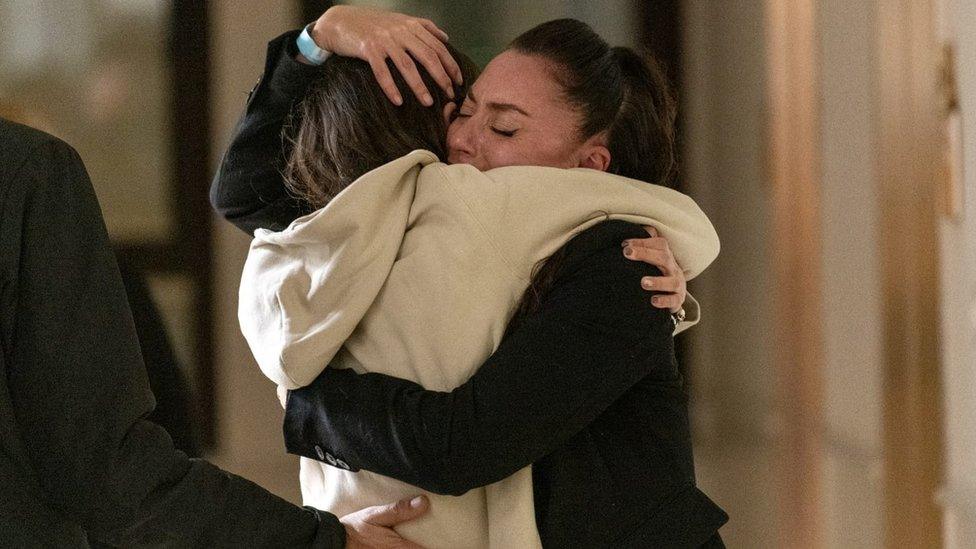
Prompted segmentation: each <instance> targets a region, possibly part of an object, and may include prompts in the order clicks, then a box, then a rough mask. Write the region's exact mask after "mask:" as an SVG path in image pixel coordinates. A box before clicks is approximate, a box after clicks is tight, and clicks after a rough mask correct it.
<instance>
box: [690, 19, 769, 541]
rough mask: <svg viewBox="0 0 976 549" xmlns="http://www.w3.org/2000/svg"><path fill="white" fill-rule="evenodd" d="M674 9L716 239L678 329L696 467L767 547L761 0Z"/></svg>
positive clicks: (735, 530) (694, 164)
mask: <svg viewBox="0 0 976 549" xmlns="http://www.w3.org/2000/svg"><path fill="white" fill-rule="evenodd" d="M684 19H685V25H686V27H685V35H684V39H685V43H684V59H685V65H684V66H683V75H684V76H683V78H684V82H683V83H682V85H683V104H682V105H681V108H682V109H683V119H682V120H683V123H684V128H685V137H684V141H685V148H684V150H683V151H682V154H683V156H684V158H683V162H684V165H685V168H686V172H685V173H686V181H685V183H686V184H687V185H688V188H689V192H690V193H691V195H692V196H693V197H694V198H695V199H696V200H697V201H698V202H699V204H700V205H701V207H702V209H703V210H704V211H705V212H706V213H707V214H708V215H709V217H710V218H711V219H712V222H713V223H714V225H715V227H716V230H717V231H718V234H719V237H720V238H721V240H722V252H721V254H720V255H719V258H718V259H717V260H716V261H715V263H714V264H713V265H712V266H711V267H709V269H708V271H706V272H705V273H704V274H703V275H702V276H701V277H700V278H699V279H698V280H696V281H693V283H692V284H691V290H692V293H694V294H696V295H697V296H698V297H699V300H700V301H701V303H702V309H703V311H702V321H701V324H699V325H698V326H697V327H695V328H693V329H692V330H691V331H689V332H688V333H687V335H684V336H682V337H687V338H690V339H691V342H692V361H691V363H690V364H688V365H687V366H688V367H689V370H690V374H691V375H690V380H691V383H692V392H693V408H692V416H693V419H694V420H695V431H696V448H695V455H696V464H697V467H698V478H699V481H700V484H701V485H702V486H703V488H704V490H705V491H706V493H708V494H709V495H710V496H712V497H713V498H714V499H715V500H716V501H717V502H718V503H719V505H721V506H723V507H724V508H726V509H727V510H728V512H729V514H730V515H731V520H730V522H729V524H728V525H727V526H726V527H725V528H723V530H722V535H723V536H724V537H725V538H726V541H727V542H728V545H729V546H730V547H772V546H775V544H776V539H777V538H776V534H777V532H776V530H775V525H776V522H777V520H778V517H777V514H776V501H775V491H774V490H773V487H772V486H771V484H772V482H773V478H772V476H771V475H770V474H769V472H770V470H771V469H772V465H773V462H772V457H773V454H772V448H773V443H774V441H775V440H776V439H777V437H776V425H775V416H774V414H773V409H772V406H773V404H772V400H773V373H774V369H773V362H772V358H771V357H772V336H773V331H772V308H771V307H772V303H771V301H770V283H771V273H772V263H771V260H772V258H771V257H770V256H769V248H770V241H769V238H768V237H769V230H770V225H771V218H770V211H769V196H768V190H769V189H768V188H767V186H766V184H765V182H764V180H763V173H762V162H763V161H762V155H763V151H762V146H763V139H762V129H763V126H762V123H763V104H764V95H763V94H764V89H765V88H764V86H765V77H764V74H763V70H764V66H763V61H764V44H763V40H764V37H763V26H762V23H763V14H762V2H761V1H760V0H730V1H728V2H712V1H710V0H689V1H687V2H686V3H685V6H684Z"/></svg>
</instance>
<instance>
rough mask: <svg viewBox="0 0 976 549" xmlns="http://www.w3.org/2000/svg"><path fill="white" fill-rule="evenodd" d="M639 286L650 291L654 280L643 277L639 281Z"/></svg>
mask: <svg viewBox="0 0 976 549" xmlns="http://www.w3.org/2000/svg"><path fill="white" fill-rule="evenodd" d="M641 286H643V287H644V288H647V289H650V288H652V287H654V280H652V279H651V277H649V276H645V277H644V278H642V279H641Z"/></svg>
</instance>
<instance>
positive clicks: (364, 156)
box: [283, 44, 478, 209]
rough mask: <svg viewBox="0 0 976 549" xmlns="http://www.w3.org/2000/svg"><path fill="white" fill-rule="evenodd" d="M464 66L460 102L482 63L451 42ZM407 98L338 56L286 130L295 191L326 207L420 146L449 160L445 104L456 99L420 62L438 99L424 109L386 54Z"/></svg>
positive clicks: (289, 179) (287, 172)
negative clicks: (394, 97)
mask: <svg viewBox="0 0 976 549" xmlns="http://www.w3.org/2000/svg"><path fill="white" fill-rule="evenodd" d="M447 47H448V50H449V51H450V53H451V55H453V56H454V59H455V60H456V61H457V63H458V65H459V66H460V68H461V74H462V76H463V80H464V84H463V85H461V86H455V89H454V93H455V99H454V100H453V101H455V102H456V101H460V100H462V99H463V98H464V95H465V94H466V93H467V86H468V85H469V84H470V83H471V82H474V80H475V79H476V78H477V76H478V67H477V65H475V64H474V62H473V61H471V60H470V59H469V58H468V57H467V56H466V55H464V54H462V53H460V52H458V51H457V50H456V49H454V48H453V47H452V46H450V45H449V44H447ZM387 64H388V67H389V68H390V72H391V74H393V78H394V81H395V82H396V85H397V87H398V88H399V89H400V90H401V91H402V92H403V93H401V95H402V97H403V104H402V105H400V106H396V105H394V104H393V103H392V102H391V101H390V100H389V99H388V98H387V97H386V95H385V94H384V93H383V90H382V89H381V88H380V86H379V84H378V83H377V82H376V78H375V77H374V76H373V71H372V70H371V68H370V66H369V64H368V63H367V62H365V61H362V60H359V59H353V58H349V57H340V56H338V55H333V56H331V57H329V59H327V60H326V61H325V63H323V64H322V66H321V68H320V71H321V73H320V75H319V76H318V77H317V78H316V79H315V80H314V81H313V82H312V83H311V84H310V85H309V88H308V90H307V91H306V93H305V96H304V98H303V99H302V101H301V102H300V103H298V105H296V107H295V108H294V109H293V110H292V113H291V117H290V121H289V123H288V124H287V125H286V128H285V134H284V135H285V138H286V139H288V140H290V142H291V145H292V147H291V153H290V154H289V155H288V159H287V162H286V164H285V169H284V174H283V175H284V178H285V184H286V186H287V187H288V189H289V191H290V192H291V193H292V194H293V195H294V196H296V197H297V198H299V199H300V200H302V201H304V202H306V203H307V204H308V205H309V206H311V208H312V209H317V208H321V207H323V206H325V205H326V204H327V203H328V202H329V201H330V200H331V199H332V198H333V197H335V195H337V194H339V192H341V191H342V190H343V189H345V188H346V187H347V186H349V184H350V183H352V182H353V181H354V180H356V179H357V178H358V177H359V176H361V175H363V174H364V173H366V172H368V171H370V170H372V169H374V168H377V167H379V166H381V165H383V164H385V163H387V162H390V161H391V160H394V159H396V158H399V157H401V156H403V155H405V154H407V153H409V152H410V151H413V150H416V149H427V150H429V151H431V152H433V153H434V154H436V155H437V157H438V158H440V159H442V160H444V159H446V158H447V145H446V136H447V125H446V122H445V120H444V116H443V109H444V106H445V105H446V104H447V103H448V102H450V101H452V100H451V99H450V98H449V97H448V96H447V94H446V93H445V92H444V90H442V89H441V87H440V86H439V85H438V84H437V83H436V81H434V79H433V78H432V77H431V76H430V74H429V73H428V72H427V71H426V69H424V68H423V66H422V65H421V64H420V63H419V62H418V63H416V65H417V69H418V71H419V72H420V75H421V77H422V78H423V81H424V84H426V85H427V89H428V90H430V92H431V96H432V97H433V99H434V105H433V106H431V107H425V106H424V105H423V104H421V103H420V101H418V100H417V98H416V97H415V96H414V95H413V92H412V91H411V90H410V87H409V86H408V85H407V83H406V81H405V80H404V79H403V77H402V76H401V75H400V73H399V71H398V70H397V69H396V67H394V66H393V64H392V62H390V61H389V60H387Z"/></svg>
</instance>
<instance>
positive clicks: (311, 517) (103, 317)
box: [0, 118, 426, 549]
mask: <svg viewBox="0 0 976 549" xmlns="http://www.w3.org/2000/svg"><path fill="white" fill-rule="evenodd" d="M0 351H2V352H0V546H3V547H88V546H90V545H96V546H105V545H109V546H125V547H132V546H166V547H322V548H330V549H341V548H343V547H350V548H354V547H365V546H367V545H364V544H363V542H364V541H368V542H369V545H368V546H369V547H376V546H380V547H410V546H411V545H407V544H405V542H404V541H403V540H400V539H399V536H396V535H395V533H394V531H393V530H392V529H391V528H389V527H390V526H393V525H394V524H397V523H399V522H402V521H403V520H408V519H410V518H413V517H416V516H417V515H419V514H421V513H422V512H424V511H425V509H426V507H425V506H426V503H425V502H424V501H421V502H419V505H418V506H416V507H411V505H410V502H408V501H402V502H398V504H397V505H391V506H386V507H374V508H369V509H365V510H363V511H360V512H358V513H355V514H354V515H350V516H347V517H343V519H342V520H343V523H342V524H341V523H340V521H339V519H337V518H336V517H335V516H333V515H331V514H329V513H323V512H320V511H316V510H314V509H311V508H305V509H301V508H298V507H296V506H294V505H292V504H290V503H288V502H286V501H285V500H283V499H281V498H278V497H277V496H274V495H272V494H271V493H269V492H267V491H265V490H264V489H262V488H261V487H259V486H257V485H255V484H253V483H251V482H249V481H247V480H245V479H243V478H240V477H238V476H235V475H232V474H230V473H227V472H224V471H221V470H220V469H218V468H216V467H214V466H213V465H211V464H209V463H207V462H205V461H200V460H194V459H189V458H188V457H187V456H186V454H185V453H183V452H181V451H179V450H176V449H174V447H173V442H172V440H171V439H170V436H169V435H168V434H167V433H166V431H165V430H164V429H163V428H161V427H160V426H159V425H156V424H154V423H152V422H150V421H147V420H146V419H145V417H146V416H147V415H148V414H150V413H151V412H152V410H153V408H154V405H155V402H154V398H153V394H152V392H151V391H150V388H149V384H148V382H147V376H146V368H145V365H144V363H143V359H142V356H141V353H140V349H139V340H138V339H137V337H136V332H135V329H134V325H133V319H132V315H131V313H130V309H129V304H128V301H127V298H126V293H125V288H124V286H123V284H122V280H121V278H120V275H119V270H118V267H117V264H116V260H115V257H114V255H113V252H112V250H111V248H110V246H109V242H108V236H107V234H106V230H105V225H104V222H103V221H102V217H101V212H100V210H99V206H98V202H97V200H96V198H95V193H94V190H93V189H92V186H91V182H90V181H89V179H88V175H87V173H85V168H84V165H83V164H82V162H81V159H80V158H79V157H78V155H77V153H76V152H75V151H74V149H72V148H71V147H70V146H68V145H67V144H65V143H64V142H62V141H60V140H58V139H56V138H54V137H52V136H50V135H47V134H44V133H42V132H40V131H37V130H35V129H33V128H29V127H27V126H22V125H19V124H15V123H12V122H9V121H7V120H4V119H2V118H0ZM344 526H345V527H344ZM347 530H348V536H347Z"/></svg>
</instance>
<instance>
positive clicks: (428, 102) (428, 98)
mask: <svg viewBox="0 0 976 549" xmlns="http://www.w3.org/2000/svg"><path fill="white" fill-rule="evenodd" d="M433 104H434V98H433V97H431V96H430V94H429V93H425V94H424V105H427V106H428V107H429V106H431V105H433Z"/></svg>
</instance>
